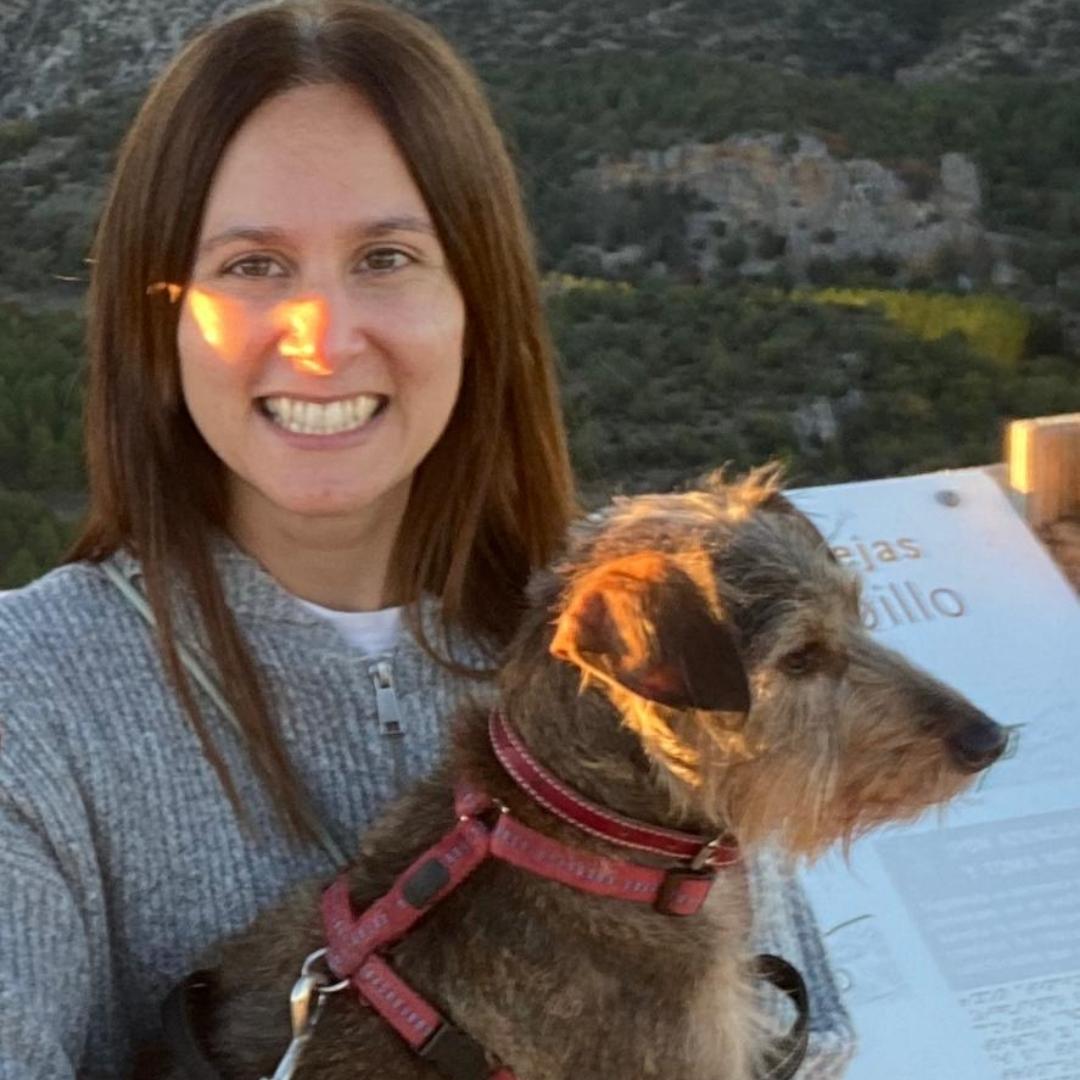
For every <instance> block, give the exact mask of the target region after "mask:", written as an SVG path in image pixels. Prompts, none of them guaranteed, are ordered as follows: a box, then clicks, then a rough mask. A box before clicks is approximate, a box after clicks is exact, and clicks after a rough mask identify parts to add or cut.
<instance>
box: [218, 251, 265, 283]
mask: <svg viewBox="0 0 1080 1080" xmlns="http://www.w3.org/2000/svg"><path fill="white" fill-rule="evenodd" d="M275 265H276V264H275V263H274V260H273V259H271V258H270V257H269V256H267V255H249V256H248V257H247V258H244V259H237V260H236V262H234V263H230V264H229V265H228V266H226V267H225V271H224V272H225V273H226V274H232V275H233V276H235V277H245V278H264V277H277V276H278V275H277V274H271V273H269V270H270V269H271V268H272V267H273V266H275Z"/></svg>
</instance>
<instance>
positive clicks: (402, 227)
mask: <svg viewBox="0 0 1080 1080" xmlns="http://www.w3.org/2000/svg"><path fill="white" fill-rule="evenodd" d="M394 232H422V233H427V234H428V235H430V236H434V235H435V226H434V225H432V223H431V222H430V221H429V220H428V219H427V218H423V217H416V216H415V215H412V214H401V215H398V216H395V217H386V218H378V219H377V220H375V221H360V222H357V223H356V224H354V225H353V226H352V227H351V228H349V229H347V230H346V235H347V236H348V237H349V239H350V240H353V239H366V238H371V237H377V236H385V235H386V234H387V233H394ZM289 238H290V237H289V233H288V232H287V231H286V230H285V229H278V228H275V227H274V226H269V225H267V226H260V225H234V226H233V227H232V228H229V229H225V230H224V231H223V232H219V233H218V234H217V235H216V236H212V237H210V239H208V240H205V241H204V242H203V243H202V244H200V245H199V254H200V255H206V254H208V253H209V252H211V251H213V250H215V249H216V248H219V247H221V246H222V245H223V244H228V243H230V242H231V241H233V240H249V241H251V242H252V243H256V244H281V243H287V242H288V241H289Z"/></svg>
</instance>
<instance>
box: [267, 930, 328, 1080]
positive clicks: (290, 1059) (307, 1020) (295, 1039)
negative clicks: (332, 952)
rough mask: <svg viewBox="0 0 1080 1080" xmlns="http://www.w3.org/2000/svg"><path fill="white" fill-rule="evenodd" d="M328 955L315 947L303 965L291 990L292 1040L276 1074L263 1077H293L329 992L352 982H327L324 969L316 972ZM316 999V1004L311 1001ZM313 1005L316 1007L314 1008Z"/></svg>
mask: <svg viewBox="0 0 1080 1080" xmlns="http://www.w3.org/2000/svg"><path fill="white" fill-rule="evenodd" d="M325 955H326V950H325V949H316V950H315V952H313V953H312V954H311V955H310V956H309V957H308V958H307V959H306V960H305V961H304V963H303V965H302V966H301V968H300V978H299V979H297V980H296V982H295V983H293V988H292V990H291V992H290V993H289V1018H290V1022H291V1024H292V1041H291V1042H290V1043H289V1045H288V1046H287V1047H286V1049H285V1055H284V1056H283V1057H282V1059H281V1060H280V1061H279V1062H278V1066H277V1068H276V1069H275V1070H274V1074H273V1076H271V1077H269V1078H267V1077H265V1076H264V1077H263V1078H262V1080H292V1077H293V1076H294V1074H295V1073H296V1070H297V1068H298V1067H299V1065H300V1055H301V1054H302V1053H303V1051H304V1047H305V1046H306V1045H307V1042H308V1040H309V1039H310V1038H311V1036H312V1035H313V1034H314V1033H315V1025H316V1024H318V1022H319V1016H320V1015H321V1013H322V1010H323V1006H324V1005H325V1004H326V998H327V995H329V994H334V993H337V991H338V990H343V989H344V988H345V987H346V986H348V985H349V981H348V979H343V980H342V981H341V982H338V983H335V984H334V985H333V986H330V985H328V984H329V982H330V977H329V976H328V975H326V974H325V973H324V972H321V971H313V970H312V967H313V965H314V964H315V962H316V961H317V960H321V959H322V958H323V957H324V956H325ZM312 998H314V999H315V1000H314V1003H313V1002H312ZM313 1004H314V1007H312V1006H313Z"/></svg>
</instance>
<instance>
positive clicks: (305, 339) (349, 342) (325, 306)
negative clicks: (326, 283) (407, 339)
mask: <svg viewBox="0 0 1080 1080" xmlns="http://www.w3.org/2000/svg"><path fill="white" fill-rule="evenodd" d="M275 316H276V318H275V321H276V325H277V327H278V329H279V331H280V333H281V337H280V339H279V341H278V351H279V352H280V353H281V355H282V356H283V357H285V358H286V359H287V360H289V361H290V362H291V363H292V365H293V367H294V368H295V369H296V370H297V371H298V372H300V373H301V374H305V375H332V374H333V373H334V372H335V371H337V370H338V369H339V368H341V367H342V366H343V365H344V364H345V363H346V362H347V361H348V360H350V359H351V358H352V357H354V356H355V355H356V354H357V353H358V352H362V351H363V349H364V347H365V337H364V332H363V329H362V328H361V326H360V322H359V316H358V312H357V308H356V303H355V300H353V301H352V302H349V300H348V298H346V297H344V296H334V295H333V294H332V293H317V294H315V295H313V296H309V297H305V298H304V299H301V300H289V301H286V302H285V303H283V304H281V305H280V306H279V308H278V310H277V312H276V313H275Z"/></svg>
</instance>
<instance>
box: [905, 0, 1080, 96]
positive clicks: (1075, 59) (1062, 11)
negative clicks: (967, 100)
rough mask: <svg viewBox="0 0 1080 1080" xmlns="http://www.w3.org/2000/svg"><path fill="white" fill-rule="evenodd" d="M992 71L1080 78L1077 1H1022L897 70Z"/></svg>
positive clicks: (918, 76)
mask: <svg viewBox="0 0 1080 1080" xmlns="http://www.w3.org/2000/svg"><path fill="white" fill-rule="evenodd" d="M990 75H1038V76H1040V77H1042V78H1050V79H1076V78H1077V77H1080V4H1078V3H1077V2H1076V0H1020V2H1019V3H1011V4H1010V5H1009V6H1008V7H1006V8H1005V9H1004V10H1003V11H1000V12H998V13H997V14H996V15H993V16H992V17H990V18H988V19H986V20H985V22H979V23H977V24H976V25H973V26H970V27H968V28H967V29H966V30H964V31H963V32H962V33H960V34H959V35H958V36H957V37H956V38H955V39H954V40H951V41H948V42H946V43H945V44H942V45H940V46H939V47H938V48H936V49H934V50H933V51H931V52H930V53H929V54H928V55H927V56H926V57H925V58H924V59H923V60H921V61H920V62H919V63H918V64H915V65H913V66H912V67H909V68H904V69H902V70H900V71H898V72H897V78H898V79H899V80H900V81H902V82H940V81H942V80H944V79H978V78H984V77H986V76H990Z"/></svg>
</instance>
